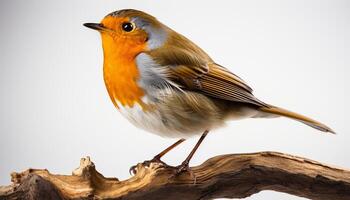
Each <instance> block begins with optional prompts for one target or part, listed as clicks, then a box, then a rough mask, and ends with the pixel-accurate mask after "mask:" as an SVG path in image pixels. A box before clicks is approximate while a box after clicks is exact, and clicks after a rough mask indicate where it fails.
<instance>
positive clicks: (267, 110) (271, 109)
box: [257, 105, 335, 134]
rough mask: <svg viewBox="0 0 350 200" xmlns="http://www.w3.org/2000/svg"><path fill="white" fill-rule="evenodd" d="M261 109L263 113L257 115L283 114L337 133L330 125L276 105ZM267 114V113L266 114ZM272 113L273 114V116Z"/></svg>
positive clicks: (321, 129)
mask: <svg viewBox="0 0 350 200" xmlns="http://www.w3.org/2000/svg"><path fill="white" fill-rule="evenodd" d="M259 110H260V111H262V112H263V113H261V114H259V115H258V116H257V117H268V116H269V117H273V116H283V117H288V118H290V119H294V120H297V121H300V122H302V123H304V124H306V125H308V126H311V127H312V128H315V129H317V130H320V131H323V132H330V133H333V134H335V132H334V131H333V130H332V129H331V128H329V127H328V126H326V125H324V124H322V123H320V122H318V121H315V120H313V119H311V118H308V117H305V116H303V115H300V114H297V113H294V112H291V111H288V110H285V109H283V108H278V107H275V106H271V105H270V106H269V107H260V108H259ZM266 114H267V115H266ZM271 114H272V116H271Z"/></svg>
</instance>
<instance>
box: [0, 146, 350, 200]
mask: <svg viewBox="0 0 350 200" xmlns="http://www.w3.org/2000/svg"><path fill="white" fill-rule="evenodd" d="M191 169H192V170H193V173H194V176H195V180H194V177H193V176H191V174H190V173H183V174H180V175H179V176H174V173H175V169H174V168H173V167H169V166H164V165H162V164H159V163H151V164H150V165H149V166H144V165H142V164H138V166H137V174H136V175H135V176H133V177H131V178H130V179H127V180H124V181H119V180H118V179H116V178H105V177H104V176H103V175H101V174H100V173H99V172H97V171H96V169H95V165H94V164H93V163H92V162H91V161H90V158H89V157H87V158H83V159H81V162H80V167H79V168H78V169H76V170H74V171H73V174H72V175H71V176H69V175H54V174H50V173H49V171H47V170H41V169H28V170H26V171H24V172H21V173H12V174H11V176H12V182H13V183H12V185H9V186H2V187H0V199H130V200H141V199H168V200H177V199H190V200H191V199H214V198H245V197H248V196H250V195H252V194H255V193H258V192H260V191H262V190H275V191H279V192H285V193H289V194H292V195H297V196H300V197H306V198H310V199H317V200H329V199H332V200H346V199H350V171H348V170H344V169H339V168H336V167H331V166H327V165H324V164H321V163H318V162H315V161H312V160H308V159H305V158H300V157H296V156H291V155H287V154H282V153H276V152H260V153H251V154H231V155H222V156H217V157H214V158H211V159H209V160H207V161H206V162H204V163H203V164H201V165H200V166H197V167H192V168H191Z"/></svg>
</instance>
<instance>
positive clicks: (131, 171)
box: [129, 156, 168, 175]
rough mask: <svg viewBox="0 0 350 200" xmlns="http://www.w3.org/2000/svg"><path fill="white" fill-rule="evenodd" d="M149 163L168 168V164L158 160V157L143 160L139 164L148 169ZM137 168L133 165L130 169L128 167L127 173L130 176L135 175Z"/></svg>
mask: <svg viewBox="0 0 350 200" xmlns="http://www.w3.org/2000/svg"><path fill="white" fill-rule="evenodd" d="M151 163H158V164H161V165H163V166H168V164H166V163H165V162H163V161H162V160H160V158H159V157H157V156H155V157H154V158H153V159H151V160H145V161H143V162H142V163H141V165H142V166H145V167H149V166H150V165H151ZM137 166H138V165H134V166H132V167H130V169H129V173H130V175H135V174H136V173H137Z"/></svg>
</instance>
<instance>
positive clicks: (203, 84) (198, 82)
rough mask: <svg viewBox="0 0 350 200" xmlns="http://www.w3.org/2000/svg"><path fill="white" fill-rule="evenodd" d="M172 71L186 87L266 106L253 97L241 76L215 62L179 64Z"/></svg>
mask: <svg viewBox="0 0 350 200" xmlns="http://www.w3.org/2000/svg"><path fill="white" fill-rule="evenodd" d="M172 71H173V73H174V75H175V76H176V77H177V80H178V81H177V82H179V83H180V84H181V85H182V86H183V87H184V88H186V89H189V90H196V91H199V92H202V93H204V94H206V95H209V96H212V97H216V98H219V99H224V100H228V101H237V102H244V103H250V104H254V105H258V106H267V105H266V104H265V103H263V102H262V101H260V100H259V99H257V98H256V97H254V95H253V94H252V89H251V88H250V87H249V86H248V85H247V84H246V83H244V81H243V80H242V79H241V78H239V77H238V76H236V75H235V74H233V73H231V72H229V71H228V70H227V69H225V68H223V67H222V66H220V65H217V64H215V63H210V64H208V65H207V66H206V67H200V68H198V67H193V66H185V65H180V66H177V67H173V68H172Z"/></svg>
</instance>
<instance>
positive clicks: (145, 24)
mask: <svg viewBox="0 0 350 200" xmlns="http://www.w3.org/2000/svg"><path fill="white" fill-rule="evenodd" d="M84 26H86V27H88V28H91V29H94V30H97V31H99V32H100V33H101V36H102V42H103V48H104V51H105V53H107V52H108V51H109V50H110V51H111V52H119V53H122V52H127V53H128V54H130V55H132V56H135V55H137V54H138V53H140V52H143V51H147V50H152V49H155V48H158V47H160V46H162V45H163V44H164V42H165V40H166V37H167V28H166V26H164V25H163V24H162V23H160V22H159V21H158V20H157V19H156V18H155V17H153V16H151V15H149V14H147V13H144V12H142V11H138V10H132V9H125V10H119V11H115V12H112V13H110V14H108V15H107V16H106V17H105V18H104V19H103V20H102V21H101V23H85V24H84ZM106 51H107V52H106Z"/></svg>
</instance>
